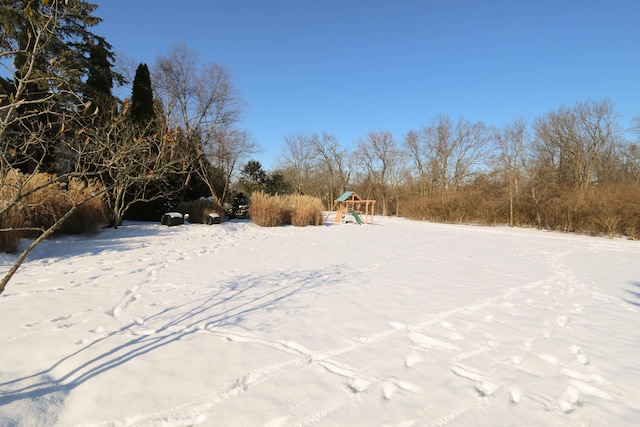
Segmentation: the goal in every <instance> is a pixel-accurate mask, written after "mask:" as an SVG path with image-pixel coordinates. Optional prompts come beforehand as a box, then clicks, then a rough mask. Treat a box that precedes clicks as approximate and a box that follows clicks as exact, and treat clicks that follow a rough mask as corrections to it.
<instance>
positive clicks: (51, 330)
mask: <svg viewBox="0 0 640 427" xmlns="http://www.w3.org/2000/svg"><path fill="white" fill-rule="evenodd" d="M375 220H376V224H375V225H356V224H334V223H328V224H326V225H324V226H320V227H305V228H296V227H279V228H261V227H258V226H256V225H254V224H252V223H250V222H227V223H223V224H221V225H212V226H207V225H196V224H187V225H183V226H176V227H165V226H162V225H160V224H159V223H158V224H151V223H138V222H131V223H125V225H124V226H123V227H121V228H119V229H118V230H113V229H110V230H105V231H103V232H102V233H100V234H99V235H96V236H89V237H84V236H83V237H59V238H55V239H52V240H49V241H46V242H45V243H43V244H42V245H40V246H39V247H38V248H37V249H36V251H35V252H34V253H32V255H31V256H30V257H29V259H28V261H27V262H26V263H25V264H24V265H23V267H22V268H21V269H20V270H19V272H18V273H17V275H16V276H15V277H14V278H13V280H12V281H11V282H10V283H9V285H8V286H7V289H6V291H5V293H4V294H3V295H2V296H0V325H1V327H0V425H2V426H29V427H33V426H105V427H106V426H196V425H197V426H268V427H279V426H311V425H314V426H402V427H409V426H634V425H638V422H639V420H640V347H639V344H640V242H637V241H628V240H624V239H613V240H610V239H606V238H600V237H588V236H577V235H569V234H560V233H554V232H544V231H538V230H523V229H509V228H506V227H474V226H464V225H443V224H433V223H428V222H413V221H408V220H403V219H398V218H381V217H376V218H375ZM13 259H14V258H13V257H12V256H9V255H0V274H1V273H4V272H5V271H6V270H7V269H8V268H9V265H10V263H11V262H12V260H13Z"/></svg>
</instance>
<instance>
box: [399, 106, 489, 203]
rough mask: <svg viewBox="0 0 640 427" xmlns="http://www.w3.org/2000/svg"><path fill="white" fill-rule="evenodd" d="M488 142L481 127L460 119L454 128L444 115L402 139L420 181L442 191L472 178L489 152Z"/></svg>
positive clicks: (486, 128)
mask: <svg viewBox="0 0 640 427" xmlns="http://www.w3.org/2000/svg"><path fill="white" fill-rule="evenodd" d="M490 142H491V132H490V129H489V128H488V127H487V126H485V125H484V123H482V122H476V123H471V122H468V121H466V120H464V119H460V120H459V121H458V123H457V124H456V125H455V126H454V125H453V123H452V122H451V119H450V118H449V117H448V116H446V115H439V116H437V117H436V118H435V119H433V120H432V122H431V124H430V125H428V126H424V127H423V128H422V129H421V130H420V131H419V132H411V133H409V134H408V136H407V138H406V139H405V145H406V146H407V147H408V148H409V152H410V153H411V156H412V159H413V161H414V164H415V165H416V167H417V168H418V173H419V175H420V177H421V179H422V180H426V179H429V180H431V181H432V184H433V186H434V187H437V188H440V189H443V190H445V191H455V190H456V189H457V188H458V187H459V186H460V185H461V184H462V183H464V182H465V181H466V180H467V179H468V178H470V177H471V176H472V175H473V173H474V172H475V170H476V167H479V166H480V165H481V164H482V162H483V161H484V160H485V157H486V156H487V154H488V153H489V152H490V149H491V147H490Z"/></svg>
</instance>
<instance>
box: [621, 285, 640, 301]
mask: <svg viewBox="0 0 640 427" xmlns="http://www.w3.org/2000/svg"><path fill="white" fill-rule="evenodd" d="M631 285H633V286H635V287H636V288H638V289H640V282H631ZM625 291H626V292H627V293H628V294H629V295H631V296H632V297H633V298H635V300H632V299H627V298H625V299H624V300H625V302H627V303H629V304H631V305H635V306H636V307H640V291H634V290H629V289H625Z"/></svg>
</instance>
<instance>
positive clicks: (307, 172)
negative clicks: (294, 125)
mask: <svg viewBox="0 0 640 427" xmlns="http://www.w3.org/2000/svg"><path fill="white" fill-rule="evenodd" d="M315 139H317V135H306V134H302V133H297V134H291V135H287V136H286V137H285V139H284V142H285V146H284V149H283V151H282V156H281V157H280V160H279V161H278V167H279V168H280V169H281V170H282V171H283V174H284V176H285V179H286V180H287V182H289V183H290V184H291V185H292V186H293V191H294V192H295V193H297V194H309V193H310V192H311V189H312V182H313V177H314V174H315V169H316V151H315V149H316V144H315Z"/></svg>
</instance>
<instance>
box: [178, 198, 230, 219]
mask: <svg viewBox="0 0 640 427" xmlns="http://www.w3.org/2000/svg"><path fill="white" fill-rule="evenodd" d="M176 210H177V211H178V212H180V213H181V214H183V215H185V214H188V215H189V222H192V223H195V224H203V223H205V218H206V217H207V215H209V214H210V213H217V214H218V215H220V218H224V209H223V207H222V206H221V205H220V203H218V202H216V201H215V200H213V199H198V200H189V201H186V202H181V203H180V204H178V206H177V207H176Z"/></svg>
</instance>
